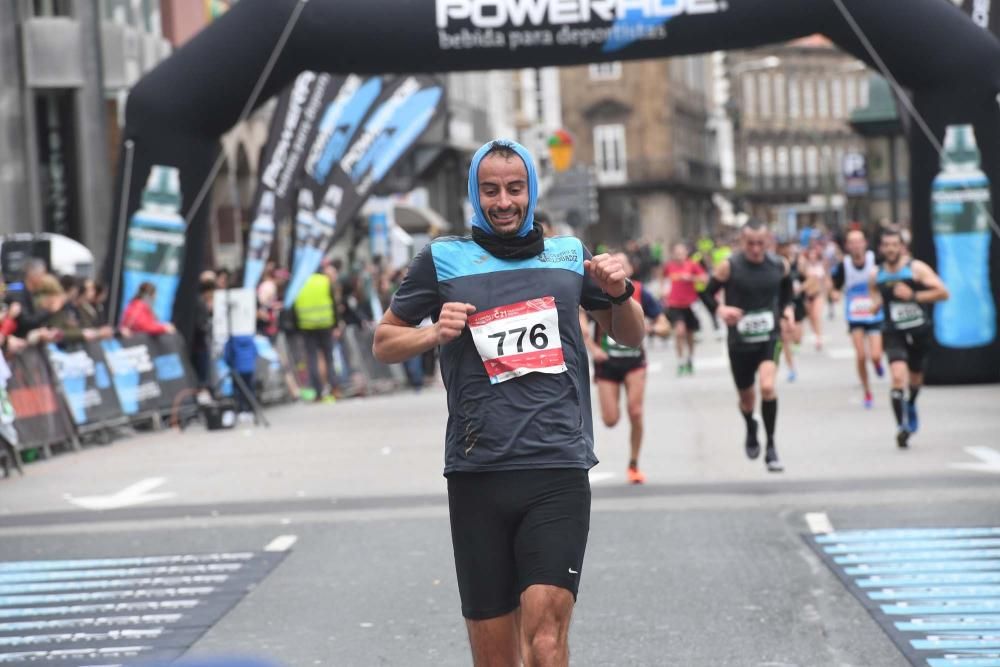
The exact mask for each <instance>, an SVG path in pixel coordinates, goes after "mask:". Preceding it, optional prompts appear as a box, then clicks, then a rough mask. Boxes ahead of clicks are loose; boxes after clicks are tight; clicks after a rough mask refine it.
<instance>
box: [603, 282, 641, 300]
mask: <svg viewBox="0 0 1000 667" xmlns="http://www.w3.org/2000/svg"><path fill="white" fill-rule="evenodd" d="M605 294H607V292H605ZM633 294H635V285H634V284H633V283H632V281H631V280H629V279H628V278H626V279H625V291H624V292H623V293H622V295H621V296H611V295H610V294H608V301H610V302H611V303H613V304H615V305H616V306H620V305H622V304H623V303H625V302H626V301H628V300H629V299H631V298H632V295H633Z"/></svg>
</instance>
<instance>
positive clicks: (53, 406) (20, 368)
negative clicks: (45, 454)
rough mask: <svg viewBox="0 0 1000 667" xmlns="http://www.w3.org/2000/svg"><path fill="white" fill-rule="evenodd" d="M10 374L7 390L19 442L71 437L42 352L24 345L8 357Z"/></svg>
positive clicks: (28, 443) (33, 443)
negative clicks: (19, 351)
mask: <svg viewBox="0 0 1000 667" xmlns="http://www.w3.org/2000/svg"><path fill="white" fill-rule="evenodd" d="M8 364H9V365H10V372H11V376H10V379H9V380H8V381H7V394H8V397H9V398H10V405H11V407H13V409H14V414H15V415H16V418H15V420H14V428H15V429H16V430H17V439H18V444H19V446H20V447H21V448H22V449H24V448H26V447H32V446H36V445H45V444H53V443H57V442H65V441H68V440H69V439H70V438H71V433H70V425H69V423H68V421H67V419H66V415H65V413H64V412H63V409H62V405H61V404H60V401H59V396H58V394H57V393H56V389H55V378H53V377H52V375H51V373H50V372H49V365H48V364H47V363H46V362H45V356H44V354H43V353H42V351H41V350H39V349H38V348H34V347H31V348H28V349H27V350H24V351H23V352H21V353H19V354H16V355H14V356H13V357H11V358H10V360H9V361H8Z"/></svg>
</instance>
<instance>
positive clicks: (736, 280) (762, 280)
mask: <svg viewBox="0 0 1000 667" xmlns="http://www.w3.org/2000/svg"><path fill="white" fill-rule="evenodd" d="M768 236H769V232H768V230H767V227H765V226H764V224H763V223H761V222H759V221H756V220H751V221H750V222H748V223H747V224H745V225H744V226H743V229H742V231H741V234H740V242H741V252H738V253H736V254H734V255H733V256H732V257H730V258H729V259H727V260H725V261H723V262H721V263H720V264H719V265H718V266H716V267H715V269H714V270H713V272H712V279H711V280H710V281H709V283H708V287H707V288H706V289H705V291H704V292H703V293H702V300H703V301H704V302H705V305H706V306H708V308H709V310H711V311H712V312H713V313H715V312H716V311H718V314H719V316H720V317H722V320H723V321H724V322H725V323H726V324H727V325H729V363H730V367H731V369H732V372H733V379H734V380H735V381H736V389H737V390H738V391H739V396H740V412H742V413H743V419H744V420H745V421H746V427H747V436H746V442H745V449H746V454H747V456H748V457H749V458H750V459H756V458H757V457H758V456H759V455H760V441H759V440H758V439H757V420H756V419H754V417H753V409H754V402H755V396H754V378H755V376H757V375H758V374H759V376H760V395H761V403H760V411H761V415H762V416H763V419H764V431H765V432H766V433H767V453H766V454H765V457H764V463H765V464H766V465H767V469H768V470H769V471H770V472H781V471H782V470H784V466H783V465H782V464H781V461H780V460H779V459H778V450H777V448H776V447H775V443H774V426H775V422H776V420H777V415H778V396H777V393H776V391H775V382H774V380H775V375H776V373H777V363H776V362H777V355H778V339H779V336H780V334H781V326H780V323H781V319H782V318H785V319H786V320H794V312H793V309H792V283H791V277H790V267H789V265H788V261H787V260H785V259H784V258H782V257H778V256H776V255H772V254H770V253H768V252H767V244H768V240H769V239H768ZM720 289H724V290H725V295H726V298H725V301H726V305H719V304H718V302H717V301H716V300H715V294H716V293H717V292H718V291H719V290H720Z"/></svg>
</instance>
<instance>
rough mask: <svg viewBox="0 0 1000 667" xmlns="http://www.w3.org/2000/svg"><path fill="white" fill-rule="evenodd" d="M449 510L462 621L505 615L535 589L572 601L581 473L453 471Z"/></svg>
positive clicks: (582, 509)
mask: <svg viewBox="0 0 1000 667" xmlns="http://www.w3.org/2000/svg"><path fill="white" fill-rule="evenodd" d="M448 506H449V508H450V510H451V541H452V545H453V546H454V549H455V570H456V572H457V574H458V592H459V595H460V596H461V598H462V615H463V616H465V618H468V619H472V620H482V619H487V618H495V617H497V616H503V615H504V614H508V613H510V612H512V611H514V610H515V609H517V608H518V606H520V597H521V593H522V592H523V591H524V590H525V589H526V588H528V586H531V585H534V584H548V585H551V586H559V587H561V588H565V589H567V590H568V591H570V592H571V593H572V594H573V598H574V599H576V594H577V590H578V587H579V584H580V573H581V572H582V571H583V554H584V551H586V548H587V534H588V533H589V532H590V479H589V478H588V477H587V471H586V470H582V469H556V470H515V471H502V472H464V473H452V474H450V475H449V476H448Z"/></svg>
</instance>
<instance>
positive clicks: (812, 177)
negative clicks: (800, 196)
mask: <svg viewBox="0 0 1000 667" xmlns="http://www.w3.org/2000/svg"><path fill="white" fill-rule="evenodd" d="M806 177H807V179H808V182H809V187H813V188H814V187H816V186H817V185H819V150H817V148H816V147H815V146H809V147H808V148H806Z"/></svg>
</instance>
